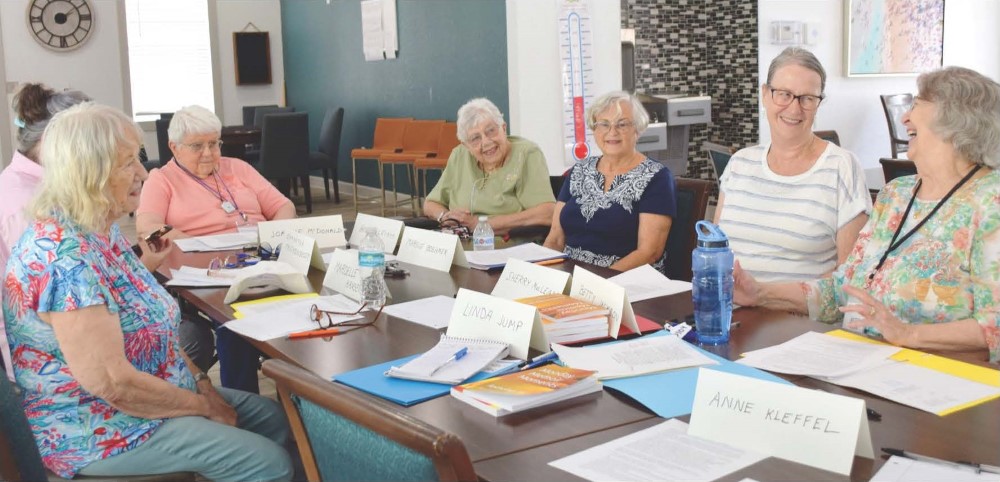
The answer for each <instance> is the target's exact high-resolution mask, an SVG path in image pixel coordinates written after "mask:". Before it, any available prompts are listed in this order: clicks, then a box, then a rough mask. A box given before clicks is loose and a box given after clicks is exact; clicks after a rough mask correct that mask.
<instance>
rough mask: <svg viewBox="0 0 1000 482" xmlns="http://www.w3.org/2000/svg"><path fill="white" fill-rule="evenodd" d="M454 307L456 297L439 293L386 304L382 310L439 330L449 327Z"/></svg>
mask: <svg viewBox="0 0 1000 482" xmlns="http://www.w3.org/2000/svg"><path fill="white" fill-rule="evenodd" d="M454 307H455V298H452V297H451V296H444V295H438V296H431V297H430V298H424V299H420V300H413V301H407V302H406V303H400V304H398V305H386V307H385V308H384V309H383V310H382V311H384V312H385V314H387V315H391V316H395V317H396V318H402V319H404V320H406V321H412V322H413V323H417V324H419V325H424V326H429V327H431V328H434V329H435V330H438V329H441V328H447V327H448V319H450V318H451V310H452V308H454Z"/></svg>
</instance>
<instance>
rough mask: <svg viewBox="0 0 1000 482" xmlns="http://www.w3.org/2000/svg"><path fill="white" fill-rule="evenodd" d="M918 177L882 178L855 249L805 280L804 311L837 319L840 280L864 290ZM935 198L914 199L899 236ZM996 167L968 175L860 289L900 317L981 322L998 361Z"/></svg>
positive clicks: (999, 180)
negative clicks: (824, 274)
mask: <svg viewBox="0 0 1000 482" xmlns="http://www.w3.org/2000/svg"><path fill="white" fill-rule="evenodd" d="M915 185H916V176H905V177H901V178H898V179H896V180H894V181H893V182H891V183H889V184H887V185H886V186H885V188H883V189H882V192H881V193H879V196H878V199H876V201H875V207H874V212H873V213H872V216H871V218H870V219H869V220H868V223H867V224H866V225H865V227H864V228H863V229H862V230H861V233H860V234H859V235H858V241H857V243H856V244H855V245H854V249H853V250H852V251H851V254H850V256H848V258H847V261H846V262H844V264H842V265H841V266H840V267H839V268H837V270H836V271H834V273H833V276H832V277H831V278H825V279H820V280H816V281H812V282H809V283H806V284H805V289H806V296H807V302H808V306H809V316H810V317H811V318H813V319H818V320H821V321H826V322H837V321H840V319H841V318H842V314H841V313H840V312H839V311H838V310H837V307H838V306H843V305H845V304H847V296H846V295H845V294H844V292H843V286H844V285H845V284H849V285H851V286H856V287H859V288H862V289H864V287H865V284H866V282H867V278H868V275H869V274H870V273H871V272H872V271H873V270H874V269H875V266H876V265H877V264H878V261H879V259H880V258H881V257H882V254H883V253H884V252H885V250H886V248H887V247H888V246H889V243H890V241H891V240H892V236H893V234H894V233H895V232H896V228H897V227H898V226H899V223H900V222H901V221H902V218H903V212H904V211H906V205H907V203H909V201H910V198H911V197H912V196H913V190H914V187H915ZM936 204H937V201H922V200H920V199H916V200H915V201H914V203H913V208H912V209H911V211H910V215H909V216H908V217H907V219H906V221H905V222H904V224H903V230H902V232H901V233H900V235H899V237H900V238H902V237H903V236H904V235H905V234H906V233H907V232H909V230H910V229H912V228H913V226H915V225H916V224H917V223H919V222H920V221H921V220H922V219H923V218H924V217H926V216H927V214H928V213H930V212H931V210H933V209H934V206H935V205H936ZM998 208H1000V173H998V172H997V171H992V172H990V173H989V174H987V175H985V176H982V177H980V178H979V179H974V180H971V181H969V182H968V183H967V184H966V185H965V186H962V188H960V189H959V190H958V191H956V192H955V194H954V195H953V196H952V197H951V199H949V200H948V202H946V203H945V204H944V205H942V206H941V208H940V209H939V210H938V212H937V213H935V214H934V217H932V218H930V219H929V220H928V221H927V223H926V224H924V225H923V226H921V227H920V230H918V231H917V232H916V233H914V234H913V236H911V237H910V238H909V239H907V240H906V242H904V243H903V244H902V245H901V246H900V247H899V248H896V250H895V251H893V252H892V253H891V254H890V255H889V257H888V258H887V259H886V262H885V264H884V265H883V266H882V269H881V270H879V271H878V272H877V273H875V277H874V278H873V280H872V282H871V285H870V286H869V287H868V288H867V289H866V291H867V292H868V293H869V294H871V295H872V296H873V297H875V298H876V299H879V300H880V301H881V302H882V303H883V304H884V305H885V306H887V307H888V308H889V309H891V310H892V312H893V313H895V314H896V316H897V317H899V318H900V319H901V320H903V321H904V322H906V323H947V322H950V321H957V320H964V319H967V318H972V319H974V320H976V321H978V322H979V325H980V326H981V327H982V329H983V334H984V335H985V337H986V342H987V345H988V346H989V353H990V361H991V362H992V363H998V362H1000V209H998Z"/></svg>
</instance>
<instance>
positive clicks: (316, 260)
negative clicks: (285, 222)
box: [272, 231, 326, 275]
mask: <svg viewBox="0 0 1000 482" xmlns="http://www.w3.org/2000/svg"><path fill="white" fill-rule="evenodd" d="M272 246H273V245H272ZM278 261H279V262H281V263H286V264H288V265H290V266H292V267H293V268H295V271H297V272H299V273H302V274H306V275H307V274H309V265H313V266H315V267H316V268H318V269H326V264H325V263H323V257H321V256H320V255H319V249H318V248H316V240H315V239H313V238H310V237H309V236H306V235H304V234H299V233H297V232H295V231H288V232H287V233H285V239H284V241H282V242H281V254H279V255H278Z"/></svg>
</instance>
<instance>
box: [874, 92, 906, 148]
mask: <svg viewBox="0 0 1000 482" xmlns="http://www.w3.org/2000/svg"><path fill="white" fill-rule="evenodd" d="M879 98H880V99H881V100H882V110H884V111H885V120H886V123H888V124H889V148H890V150H891V151H892V157H894V158H898V157H899V155H900V154H902V153H904V152H906V150H907V149H908V148H909V146H910V137H909V136H907V135H906V126H904V125H903V114H905V113H906V112H907V111H909V110H910V107H912V106H913V94H891V95H880V96H879Z"/></svg>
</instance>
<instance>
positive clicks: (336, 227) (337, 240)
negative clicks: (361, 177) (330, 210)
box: [257, 214, 347, 249]
mask: <svg viewBox="0 0 1000 482" xmlns="http://www.w3.org/2000/svg"><path fill="white" fill-rule="evenodd" d="M257 230H258V233H259V236H260V242H261V243H268V244H270V245H271V246H277V245H279V244H281V243H283V242H284V240H285V237H286V235H287V234H288V233H289V232H293V231H294V232H296V233H301V234H304V235H306V236H309V237H310V238H313V239H315V240H316V244H318V245H319V248H320V249H330V248H339V247H341V246H347V238H345V237H344V218H343V216H341V215H339V214H337V215H333V216H317V217H314V218H296V219H280V220H278V221H264V222H262V223H260V224H258V225H257Z"/></svg>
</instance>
